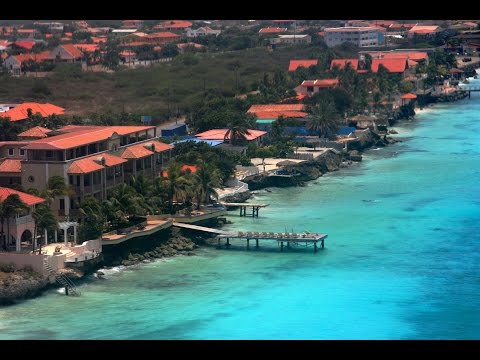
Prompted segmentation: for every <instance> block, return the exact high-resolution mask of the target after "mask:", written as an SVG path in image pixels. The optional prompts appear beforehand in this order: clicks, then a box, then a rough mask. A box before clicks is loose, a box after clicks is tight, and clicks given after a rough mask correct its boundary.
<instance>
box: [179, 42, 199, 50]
mask: <svg viewBox="0 0 480 360" xmlns="http://www.w3.org/2000/svg"><path fill="white" fill-rule="evenodd" d="M177 46H178V48H180V49H185V48H186V47H187V46H193V47H194V48H195V49H203V48H204V47H205V46H204V45H202V44H196V43H194V42H187V43H183V44H177Z"/></svg>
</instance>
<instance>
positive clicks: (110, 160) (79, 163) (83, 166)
mask: <svg viewBox="0 0 480 360" xmlns="http://www.w3.org/2000/svg"><path fill="white" fill-rule="evenodd" d="M102 161H103V163H102ZM127 161H128V160H125V159H122V158H121V157H118V156H115V155H112V154H109V153H102V154H96V155H92V156H89V157H88V158H83V159H80V160H76V161H74V162H72V163H71V164H70V167H69V168H68V173H69V174H88V173H91V172H94V171H98V170H101V169H103V168H104V167H105V166H106V167H112V166H117V165H120V164H124V163H126V162H127Z"/></svg>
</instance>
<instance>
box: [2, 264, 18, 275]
mask: <svg viewBox="0 0 480 360" xmlns="http://www.w3.org/2000/svg"><path fill="white" fill-rule="evenodd" d="M0 271H1V272H4V273H12V272H14V271H15V266H14V265H13V264H0Z"/></svg>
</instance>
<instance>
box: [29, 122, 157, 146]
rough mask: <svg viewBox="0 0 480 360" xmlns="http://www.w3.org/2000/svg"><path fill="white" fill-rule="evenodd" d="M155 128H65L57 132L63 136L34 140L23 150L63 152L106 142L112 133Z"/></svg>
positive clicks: (75, 126) (125, 133) (129, 132)
mask: <svg viewBox="0 0 480 360" xmlns="http://www.w3.org/2000/svg"><path fill="white" fill-rule="evenodd" d="M154 128H155V126H80V125H70V126H65V127H63V128H61V129H59V131H61V132H64V133H63V134H60V135H56V136H50V137H48V138H46V139H40V140H34V141H32V142H30V143H29V144H28V145H27V146H25V149H30V150H65V149H71V148H74V147H78V146H82V145H88V144H91V143H95V142H99V141H102V140H107V139H108V138H110V137H111V136H112V135H113V134H114V133H117V134H118V135H129V134H133V133H135V132H138V131H142V130H148V129H154Z"/></svg>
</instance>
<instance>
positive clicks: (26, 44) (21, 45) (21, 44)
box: [12, 41, 35, 51]
mask: <svg viewBox="0 0 480 360" xmlns="http://www.w3.org/2000/svg"><path fill="white" fill-rule="evenodd" d="M34 45H35V41H15V42H14V43H13V44H12V49H19V50H28V51H30V50H32V48H33V46H34Z"/></svg>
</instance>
